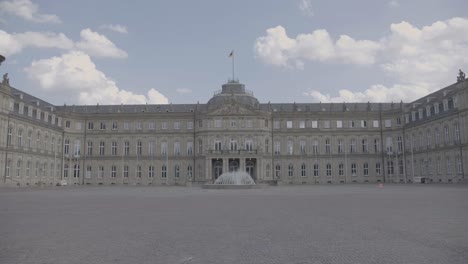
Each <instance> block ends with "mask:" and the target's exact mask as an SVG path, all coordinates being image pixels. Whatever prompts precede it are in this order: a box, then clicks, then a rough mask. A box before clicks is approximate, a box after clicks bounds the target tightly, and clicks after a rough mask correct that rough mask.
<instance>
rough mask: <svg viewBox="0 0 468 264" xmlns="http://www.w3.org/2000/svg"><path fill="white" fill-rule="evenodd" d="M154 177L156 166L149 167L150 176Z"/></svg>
mask: <svg viewBox="0 0 468 264" xmlns="http://www.w3.org/2000/svg"><path fill="white" fill-rule="evenodd" d="M153 177H154V166H149V167H148V178H150V179H152V178H153Z"/></svg>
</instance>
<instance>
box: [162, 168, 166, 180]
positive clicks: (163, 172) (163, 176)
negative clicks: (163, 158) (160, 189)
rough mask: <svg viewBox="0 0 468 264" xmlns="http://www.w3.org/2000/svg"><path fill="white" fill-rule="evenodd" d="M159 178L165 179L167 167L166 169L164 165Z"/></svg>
mask: <svg viewBox="0 0 468 264" xmlns="http://www.w3.org/2000/svg"><path fill="white" fill-rule="evenodd" d="M161 178H163V179H166V178H167V167H166V165H162V167H161Z"/></svg>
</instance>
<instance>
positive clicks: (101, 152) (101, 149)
mask: <svg viewBox="0 0 468 264" xmlns="http://www.w3.org/2000/svg"><path fill="white" fill-rule="evenodd" d="M104 154H105V153H104V141H101V142H99V155H100V156H104Z"/></svg>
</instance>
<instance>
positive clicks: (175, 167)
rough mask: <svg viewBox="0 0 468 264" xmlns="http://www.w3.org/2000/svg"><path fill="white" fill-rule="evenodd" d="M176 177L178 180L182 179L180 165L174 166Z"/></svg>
mask: <svg viewBox="0 0 468 264" xmlns="http://www.w3.org/2000/svg"><path fill="white" fill-rule="evenodd" d="M174 177H175V178H176V179H178V178H179V177H180V167H179V165H175V166H174Z"/></svg>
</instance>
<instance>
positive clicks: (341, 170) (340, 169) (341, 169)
mask: <svg viewBox="0 0 468 264" xmlns="http://www.w3.org/2000/svg"><path fill="white" fill-rule="evenodd" d="M338 175H340V176H344V165H343V163H340V164H339V165H338Z"/></svg>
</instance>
